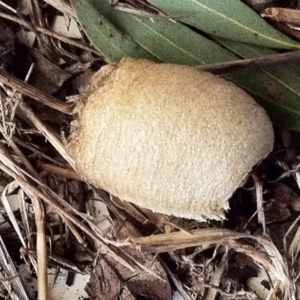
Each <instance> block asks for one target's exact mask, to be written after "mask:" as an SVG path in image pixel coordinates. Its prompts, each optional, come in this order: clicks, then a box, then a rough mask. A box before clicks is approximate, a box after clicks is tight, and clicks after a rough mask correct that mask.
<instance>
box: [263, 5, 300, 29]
mask: <svg viewBox="0 0 300 300" xmlns="http://www.w3.org/2000/svg"><path fill="white" fill-rule="evenodd" d="M261 16H262V17H265V18H270V19H272V20H274V21H277V22H287V23H291V24H294V25H299V24H300V11H299V10H297V9H290V8H282V7H268V8H266V9H265V11H264V13H263V14H262V15H261Z"/></svg>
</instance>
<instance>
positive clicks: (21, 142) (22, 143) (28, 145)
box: [12, 136, 64, 167]
mask: <svg viewBox="0 0 300 300" xmlns="http://www.w3.org/2000/svg"><path fill="white" fill-rule="evenodd" d="M12 139H13V141H14V142H16V143H17V144H18V145H20V146H22V147H24V148H26V149H29V150H30V151H31V152H33V153H34V154H35V155H37V156H38V157H39V158H40V157H42V158H44V159H46V160H48V161H51V162H52V163H54V164H56V165H60V166H61V167H63V166H64V164H63V163H61V162H59V161H57V160H55V159H53V158H52V157H50V156H48V155H46V154H44V153H42V152H41V151H39V150H38V149H36V148H35V147H33V146H31V145H30V144H29V143H24V142H23V141H22V140H20V139H19V138H17V137H14V136H13V137H12Z"/></svg>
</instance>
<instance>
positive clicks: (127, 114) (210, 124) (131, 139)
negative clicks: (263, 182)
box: [66, 58, 274, 220]
mask: <svg viewBox="0 0 300 300" xmlns="http://www.w3.org/2000/svg"><path fill="white" fill-rule="evenodd" d="M91 86H93V88H94V92H93V93H92V94H91V95H90V96H89V97H88V99H87V100H86V99H85V100H86V104H85V106H84V108H83V109H80V108H81V107H80V108H79V117H78V119H77V120H76V122H74V123H73V129H72V134H71V137H70V142H69V144H68V145H67V146H66V149H67V152H68V153H69V155H70V157H72V158H73V159H74V162H75V168H76V171H77V172H78V174H80V175H81V176H82V178H85V179H86V181H88V182H90V183H92V184H94V185H95V186H97V187H99V188H103V189H105V190H107V191H109V192H110V193H112V194H113V195H115V196H118V197H119V198H121V199H122V200H126V201H129V202H133V203H135V204H138V205H140V206H141V207H145V208H148V209H151V210H153V211H155V212H160V213H165V214H173V215H175V216H178V217H186V218H193V219H197V220H205V219H208V218H210V219H222V218H223V217H224V210H226V209H228V198H229V197H231V195H232V193H233V192H234V191H235V190H236V189H237V188H238V187H239V185H240V184H241V182H242V181H243V180H244V179H245V177H246V176H247V174H248V173H249V172H250V171H251V169H252V167H253V166H254V165H255V164H256V163H258V162H259V161H260V160H262V159H264V158H265V157H266V156H267V155H268V154H269V152H270V151H271V150H272V148H273V140H274V134H273V128H272V124H271V122H270V120H269V119H268V117H267V115H266V113H265V112H264V110H263V109H262V108H261V107H260V106H259V105H258V104H257V103H256V102H255V101H254V100H253V99H252V98H251V97H250V96H248V95H247V94H246V93H245V92H244V91H243V90H241V89H239V88H238V87H236V86H235V85H233V84H232V83H230V82H228V81H226V80H224V79H222V78H219V77H217V76H214V75H212V74H210V73H207V72H200V71H197V70H195V69H194V68H193V67H188V66H180V65H171V64H155V63H153V62H150V61H146V60H134V59H129V58H127V59H123V60H122V61H121V62H120V63H118V64H116V65H107V66H105V67H103V68H102V69H101V70H100V71H99V72H98V73H96V75H95V76H94V77H93V79H92V82H91ZM83 98H86V96H85V95H83ZM81 106H82V104H81ZM249 149H251V151H250V152H249Z"/></svg>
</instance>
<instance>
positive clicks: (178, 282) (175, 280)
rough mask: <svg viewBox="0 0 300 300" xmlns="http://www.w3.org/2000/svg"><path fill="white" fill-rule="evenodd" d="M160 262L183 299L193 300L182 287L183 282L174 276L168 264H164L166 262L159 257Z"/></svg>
mask: <svg viewBox="0 0 300 300" xmlns="http://www.w3.org/2000/svg"><path fill="white" fill-rule="evenodd" d="M157 259H158V261H159V263H160V264H161V265H162V267H163V268H164V270H165V272H166V273H167V274H168V276H169V278H170V279H171V280H172V282H173V284H174V285H175V287H176V288H177V291H178V292H179V293H180V295H181V296H182V298H183V299H184V300H193V299H194V298H192V297H191V296H190V295H189V294H188V293H187V292H186V291H185V290H184V288H183V287H182V284H181V282H180V281H179V280H178V278H177V277H176V276H174V274H173V273H172V272H171V270H170V269H169V267H168V266H167V264H166V263H165V262H164V260H163V259H162V258H161V257H160V256H158V258H157Z"/></svg>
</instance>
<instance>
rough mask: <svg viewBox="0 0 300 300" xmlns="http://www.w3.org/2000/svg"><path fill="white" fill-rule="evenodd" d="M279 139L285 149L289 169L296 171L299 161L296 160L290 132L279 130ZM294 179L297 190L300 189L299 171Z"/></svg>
mask: <svg viewBox="0 0 300 300" xmlns="http://www.w3.org/2000/svg"><path fill="white" fill-rule="evenodd" d="M281 137H282V141H283V144H284V146H285V148H286V154H287V158H288V160H289V162H290V164H291V167H292V169H296V168H297V166H298V164H299V160H298V158H297V153H296V150H295V147H294V144H293V141H292V137H291V133H290V131H289V130H288V129H281ZM294 177H295V180H296V182H297V185H298V188H299V189H300V172H299V171H297V172H295V173H294Z"/></svg>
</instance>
